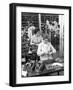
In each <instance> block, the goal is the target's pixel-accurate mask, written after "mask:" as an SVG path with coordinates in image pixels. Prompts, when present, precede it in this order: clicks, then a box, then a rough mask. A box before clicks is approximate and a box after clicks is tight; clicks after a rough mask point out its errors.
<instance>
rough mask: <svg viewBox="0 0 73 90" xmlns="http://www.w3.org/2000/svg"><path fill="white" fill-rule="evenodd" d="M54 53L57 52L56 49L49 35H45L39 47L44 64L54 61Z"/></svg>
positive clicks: (38, 52) (38, 50)
mask: <svg viewBox="0 0 73 90" xmlns="http://www.w3.org/2000/svg"><path fill="white" fill-rule="evenodd" d="M54 53H56V49H55V48H54V47H53V46H52V44H51V42H50V40H49V38H48V35H45V36H44V37H43V40H42V42H41V43H40V44H39V45H38V49H37V55H38V56H40V62H41V63H43V64H46V63H47V64H49V63H53V61H54V59H53V56H52V54H54Z"/></svg>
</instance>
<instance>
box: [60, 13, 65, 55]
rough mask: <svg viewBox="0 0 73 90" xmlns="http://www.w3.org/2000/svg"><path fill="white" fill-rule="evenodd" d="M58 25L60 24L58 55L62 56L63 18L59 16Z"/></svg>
mask: <svg viewBox="0 0 73 90" xmlns="http://www.w3.org/2000/svg"><path fill="white" fill-rule="evenodd" d="M59 24H60V45H59V55H60V56H63V54H64V37H63V33H64V16H63V15H59Z"/></svg>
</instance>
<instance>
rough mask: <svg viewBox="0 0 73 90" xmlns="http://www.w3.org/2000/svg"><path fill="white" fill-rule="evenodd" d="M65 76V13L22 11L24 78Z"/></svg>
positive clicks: (22, 72)
mask: <svg viewBox="0 0 73 90" xmlns="http://www.w3.org/2000/svg"><path fill="white" fill-rule="evenodd" d="M42 76H64V14H54V13H52V14H51V13H30V12H21V78H25V77H42Z"/></svg>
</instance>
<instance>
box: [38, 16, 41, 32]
mask: <svg viewBox="0 0 73 90" xmlns="http://www.w3.org/2000/svg"><path fill="white" fill-rule="evenodd" d="M38 16H39V29H40V31H41V14H38Z"/></svg>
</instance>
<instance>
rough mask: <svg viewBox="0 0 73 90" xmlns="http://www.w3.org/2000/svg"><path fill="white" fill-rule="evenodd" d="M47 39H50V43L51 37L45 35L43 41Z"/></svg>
mask: <svg viewBox="0 0 73 90" xmlns="http://www.w3.org/2000/svg"><path fill="white" fill-rule="evenodd" d="M45 39H48V41H49V42H50V41H51V40H50V37H49V35H43V40H45Z"/></svg>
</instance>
